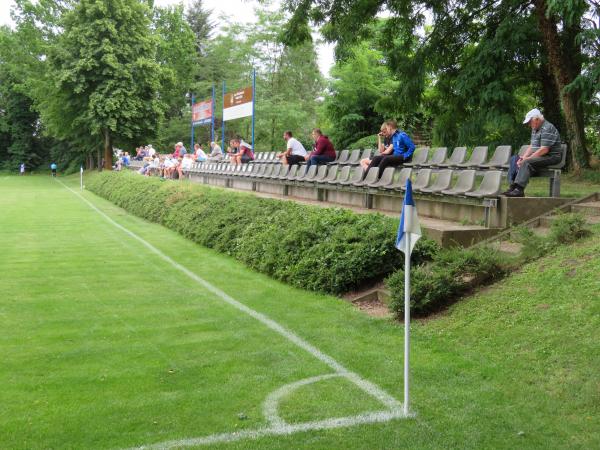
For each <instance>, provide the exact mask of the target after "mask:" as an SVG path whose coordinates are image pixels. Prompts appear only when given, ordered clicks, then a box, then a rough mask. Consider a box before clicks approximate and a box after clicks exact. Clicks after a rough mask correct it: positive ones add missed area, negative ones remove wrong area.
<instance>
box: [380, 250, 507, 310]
mask: <svg viewBox="0 0 600 450" xmlns="http://www.w3.org/2000/svg"><path fill="white" fill-rule="evenodd" d="M505 270H506V268H505V267H504V264H503V259H502V258H501V256H500V255H499V253H498V252H497V251H495V250H493V249H490V248H487V247H473V248H470V249H449V250H442V251H440V252H438V253H437V254H436V255H435V256H434V258H433V261H432V262H431V263H430V264H425V265H421V266H417V267H415V268H414V269H413V270H411V301H410V306H411V313H412V314H414V315H415V316H424V315H426V314H429V313H431V312H434V311H437V310H440V309H441V308H443V307H445V306H447V305H449V304H450V303H452V302H453V301H455V300H456V299H457V298H458V297H459V296H461V295H462V294H464V293H465V292H467V291H468V290H470V289H472V288H474V287H476V286H479V285H482V284H486V283H489V282H491V281H493V280H495V279H498V278H500V277H502V276H503V275H504V273H505ZM386 285H387V287H388V289H390V291H391V297H392V301H391V304H390V308H391V309H392V311H393V312H394V314H395V315H396V317H397V318H398V319H401V318H402V317H403V315H404V271H403V270H399V271H397V272H395V273H394V274H392V275H391V276H390V277H389V278H388V279H387V280H386Z"/></svg>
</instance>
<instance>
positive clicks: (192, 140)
mask: <svg viewBox="0 0 600 450" xmlns="http://www.w3.org/2000/svg"><path fill="white" fill-rule="evenodd" d="M194 100H195V97H194V94H192V139H191V144H190V151H194Z"/></svg>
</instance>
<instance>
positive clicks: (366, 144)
mask: <svg viewBox="0 0 600 450" xmlns="http://www.w3.org/2000/svg"><path fill="white" fill-rule="evenodd" d="M363 148H371V149H373V148H377V135H376V134H373V135H371V136H365V137H364V138H362V139H359V140H358V141H356V142H353V143H352V144H350V145H349V146H348V149H349V150H354V149H363Z"/></svg>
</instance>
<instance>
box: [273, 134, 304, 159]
mask: <svg viewBox="0 0 600 450" xmlns="http://www.w3.org/2000/svg"><path fill="white" fill-rule="evenodd" d="M283 139H285V141H286V143H287V144H286V151H285V152H282V153H278V154H277V157H278V158H280V159H281V163H282V164H287V165H290V166H293V165H294V164H300V163H301V162H304V160H305V158H306V155H307V153H306V149H305V148H304V146H303V145H302V144H301V143H300V141H299V140H298V139H296V138H295V137H292V132H291V131H286V132H285V133H283Z"/></svg>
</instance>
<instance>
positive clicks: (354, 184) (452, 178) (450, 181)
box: [191, 163, 503, 198]
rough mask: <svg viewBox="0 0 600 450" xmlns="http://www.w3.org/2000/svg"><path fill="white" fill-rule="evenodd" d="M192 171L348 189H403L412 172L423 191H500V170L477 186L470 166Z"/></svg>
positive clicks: (480, 194)
mask: <svg viewBox="0 0 600 450" xmlns="http://www.w3.org/2000/svg"><path fill="white" fill-rule="evenodd" d="M191 173H198V174H204V175H215V176H222V177H236V178H238V177H239V178H240V179H248V180H251V181H261V182H274V183H285V184H293V185H299V186H307V187H317V188H336V187H337V188H343V189H349V190H356V189H360V190H364V189H368V190H372V189H377V190H380V191H403V190H404V189H405V186H406V180H407V179H408V178H409V177H412V176H414V183H413V190H414V191H415V192H419V193H423V194H441V195H452V196H467V197H476V198H484V197H497V196H498V195H499V193H500V191H501V185H502V176H503V173H502V171H499V170H489V171H486V172H485V173H484V175H483V178H482V180H481V182H480V184H479V186H476V175H477V172H476V171H475V170H473V169H465V170H453V169H443V170H440V171H439V172H436V171H434V170H433V169H431V168H420V169H414V168H412V167H404V168H394V167H388V168H387V169H385V170H384V172H383V174H382V176H381V178H379V177H378V175H379V169H378V168H375V167H374V168H371V169H370V170H369V171H368V172H367V173H366V175H365V174H364V172H363V170H362V168H361V167H353V166H341V165H338V164H334V165H329V166H328V165H321V166H311V167H310V168H307V167H306V166H298V165H294V166H286V165H282V164H258V165H255V164H248V165H237V166H232V165H229V164H226V163H215V164H201V165H197V166H195V167H194V168H193V169H192V170H191Z"/></svg>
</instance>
